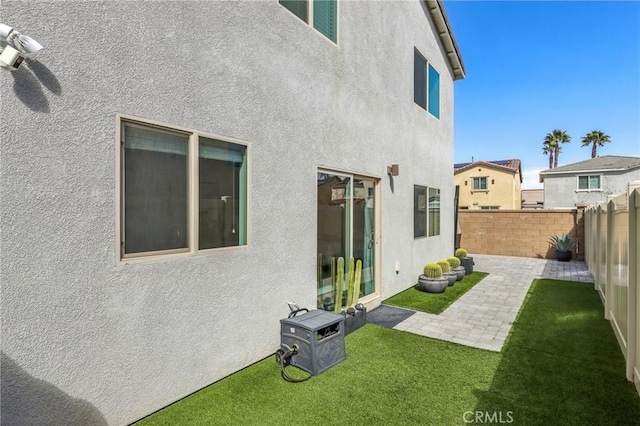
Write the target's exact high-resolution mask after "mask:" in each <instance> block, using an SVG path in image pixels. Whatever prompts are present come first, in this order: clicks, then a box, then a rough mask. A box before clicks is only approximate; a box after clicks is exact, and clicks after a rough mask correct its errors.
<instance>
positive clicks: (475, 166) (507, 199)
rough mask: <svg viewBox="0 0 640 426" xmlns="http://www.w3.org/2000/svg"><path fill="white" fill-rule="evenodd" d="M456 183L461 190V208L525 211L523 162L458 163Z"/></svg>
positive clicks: (455, 166)
mask: <svg viewBox="0 0 640 426" xmlns="http://www.w3.org/2000/svg"><path fill="white" fill-rule="evenodd" d="M453 180H454V182H455V185H457V186H459V187H460V196H459V200H458V208H460V209H463V210H504V209H508V210H518V209H520V208H521V204H522V202H521V191H520V188H521V185H522V170H521V166H520V160H499V161H474V162H472V163H457V164H454V172H453Z"/></svg>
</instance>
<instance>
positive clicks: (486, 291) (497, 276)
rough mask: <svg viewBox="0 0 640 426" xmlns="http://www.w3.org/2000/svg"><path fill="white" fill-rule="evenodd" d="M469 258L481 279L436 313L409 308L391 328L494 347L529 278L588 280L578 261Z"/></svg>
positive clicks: (584, 267)
mask: <svg viewBox="0 0 640 426" xmlns="http://www.w3.org/2000/svg"><path fill="white" fill-rule="evenodd" d="M473 258H474V262H475V265H474V270H477V271H482V272H488V273H489V275H488V276H487V277H486V278H484V279H483V280H482V281H480V282H479V283H478V284H476V285H475V286H474V287H473V288H472V289H471V290H469V291H468V292H467V293H465V294H464V295H463V296H462V297H460V299H458V300H457V301H455V302H454V303H453V304H452V305H451V306H449V307H448V308H447V309H446V310H445V311H444V312H442V313H441V314H439V315H434V314H427V313H424V312H415V313H414V314H413V315H411V316H409V317H408V318H406V319H405V320H403V321H401V322H400V323H399V324H397V325H396V326H395V327H393V328H394V329H396V330H403V331H408V332H410V333H414V334H419V335H422V336H427V337H433V338H435V339H440V340H447V341H450V342H455V343H459V344H462V345H466V346H472V347H475V348H481V349H488V350H491V351H496V352H499V351H500V350H501V349H502V346H503V345H504V342H505V340H506V338H507V336H508V334H509V330H511V325H512V324H513V321H514V320H515V318H516V315H517V314H518V311H519V310H520V307H521V306H522V302H523V301H524V298H525V296H526V294H527V291H528V290H529V286H530V285H531V282H532V281H533V280H534V279H536V278H551V279H559V280H568V281H581V282H593V278H592V277H591V274H590V273H589V271H588V270H587V265H586V264H585V263H584V262H582V261H576V260H572V261H569V262H559V261H557V260H548V259H535V258H526V257H513V256H492V255H473ZM396 309H401V308H396Z"/></svg>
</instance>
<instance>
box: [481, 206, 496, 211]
mask: <svg viewBox="0 0 640 426" xmlns="http://www.w3.org/2000/svg"><path fill="white" fill-rule="evenodd" d="M480 210H500V206H480Z"/></svg>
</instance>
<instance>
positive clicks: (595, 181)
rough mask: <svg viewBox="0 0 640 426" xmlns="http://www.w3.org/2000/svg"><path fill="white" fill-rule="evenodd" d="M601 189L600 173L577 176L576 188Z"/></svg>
mask: <svg viewBox="0 0 640 426" xmlns="http://www.w3.org/2000/svg"><path fill="white" fill-rule="evenodd" d="M601 189H602V186H601V182H600V175H584V176H578V190H581V191H598V190H601Z"/></svg>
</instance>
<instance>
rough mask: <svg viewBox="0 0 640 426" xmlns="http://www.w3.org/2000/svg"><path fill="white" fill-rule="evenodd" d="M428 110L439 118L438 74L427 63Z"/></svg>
mask: <svg viewBox="0 0 640 426" xmlns="http://www.w3.org/2000/svg"><path fill="white" fill-rule="evenodd" d="M429 112H430V113H431V115H433V116H434V117H435V118H440V74H439V73H438V71H436V69H435V68H433V67H432V66H431V64H429Z"/></svg>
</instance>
